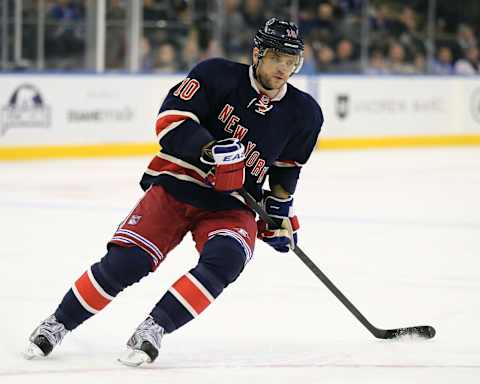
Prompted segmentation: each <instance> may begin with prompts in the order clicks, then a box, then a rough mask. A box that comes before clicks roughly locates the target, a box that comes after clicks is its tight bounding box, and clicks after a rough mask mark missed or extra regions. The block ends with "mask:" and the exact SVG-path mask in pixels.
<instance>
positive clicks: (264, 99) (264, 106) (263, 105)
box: [252, 95, 273, 116]
mask: <svg viewBox="0 0 480 384" xmlns="http://www.w3.org/2000/svg"><path fill="white" fill-rule="evenodd" d="M256 100H257V102H256V103H255V107H256V108H255V112H257V113H259V114H260V115H264V116H265V114H266V113H267V112H268V111H270V110H271V109H272V108H273V105H271V104H270V97H268V96H267V95H260V97H259V98H258V99H256ZM252 101H253V100H252Z"/></svg>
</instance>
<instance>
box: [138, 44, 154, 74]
mask: <svg viewBox="0 0 480 384" xmlns="http://www.w3.org/2000/svg"><path fill="white" fill-rule="evenodd" d="M153 63H154V58H153V53H152V46H151V44H150V40H148V38H147V37H145V36H142V38H141V40H140V69H141V70H142V71H145V72H149V71H151V70H152V69H153Z"/></svg>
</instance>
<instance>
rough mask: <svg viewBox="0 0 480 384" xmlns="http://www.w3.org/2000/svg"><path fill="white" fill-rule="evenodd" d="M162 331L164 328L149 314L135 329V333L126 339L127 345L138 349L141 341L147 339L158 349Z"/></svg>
mask: <svg viewBox="0 0 480 384" xmlns="http://www.w3.org/2000/svg"><path fill="white" fill-rule="evenodd" d="M164 333H165V330H164V329H163V328H162V327H161V326H160V325H158V324H157V323H156V322H155V320H153V318H152V317H151V316H148V317H147V318H146V319H145V320H144V321H143V322H142V323H141V324H140V325H139V326H138V328H137V329H136V330H135V333H134V334H133V335H132V337H131V338H130V339H129V340H128V342H127V346H129V347H130V348H132V349H140V347H141V346H142V343H143V342H144V341H148V342H150V343H151V344H152V345H153V346H154V347H155V348H157V349H160V345H161V340H162V337H163V335H164Z"/></svg>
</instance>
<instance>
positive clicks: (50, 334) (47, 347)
mask: <svg viewBox="0 0 480 384" xmlns="http://www.w3.org/2000/svg"><path fill="white" fill-rule="evenodd" d="M67 332H68V331H67V330H66V329H65V326H64V325H63V324H62V323H60V322H58V320H57V319H56V317H55V315H51V316H49V317H48V318H47V319H45V320H44V321H42V322H41V323H40V325H39V326H38V327H37V328H35V330H34V331H33V332H32V334H31V335H30V338H29V340H30V343H29V345H28V346H27V349H26V350H25V353H24V355H25V358H26V359H28V360H30V359H33V358H35V357H40V358H41V357H46V356H48V355H49V354H50V352H52V350H53V348H55V346H57V345H58V344H60V343H61V342H62V339H63V337H64V336H65V335H66V334H67Z"/></svg>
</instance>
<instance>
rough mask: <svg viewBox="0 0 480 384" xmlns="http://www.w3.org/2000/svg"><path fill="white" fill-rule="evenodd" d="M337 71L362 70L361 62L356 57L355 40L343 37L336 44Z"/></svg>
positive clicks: (351, 71) (352, 71) (350, 71)
mask: <svg viewBox="0 0 480 384" xmlns="http://www.w3.org/2000/svg"><path fill="white" fill-rule="evenodd" d="M334 66H335V72H339V73H355V72H358V71H359V70H360V63H359V61H358V60H356V59H355V51H354V46H353V42H352V41H351V40H349V39H341V40H340V41H339V42H338V43H337V46H336V58H335V61H334Z"/></svg>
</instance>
